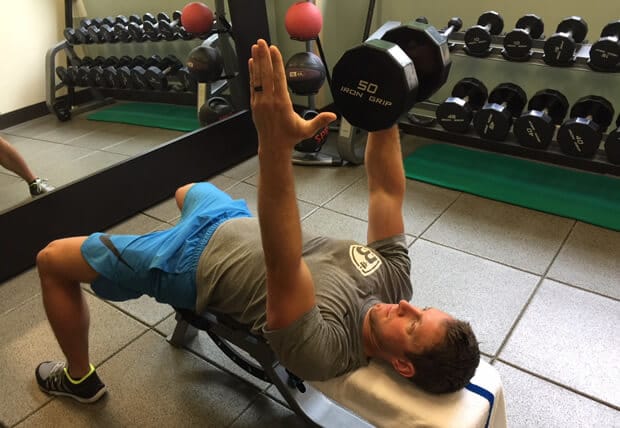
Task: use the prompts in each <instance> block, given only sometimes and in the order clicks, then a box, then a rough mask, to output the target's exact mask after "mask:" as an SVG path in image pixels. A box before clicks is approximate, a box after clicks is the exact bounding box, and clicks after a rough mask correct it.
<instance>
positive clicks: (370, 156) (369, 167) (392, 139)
mask: <svg viewBox="0 0 620 428" xmlns="http://www.w3.org/2000/svg"><path fill="white" fill-rule="evenodd" d="M364 162H365V164H366V173H367V175H368V193H369V196H368V242H369V243H370V242H374V241H378V240H381V239H384V238H388V237H390V236H394V235H397V234H399V233H403V232H404V221H403V200H404V197H405V172H404V169H403V158H402V152H401V148H400V135H399V132H398V126H397V125H394V126H393V127H391V128H389V129H384V130H381V131H376V132H370V133H368V142H367V144H366V153H365V156H364Z"/></svg>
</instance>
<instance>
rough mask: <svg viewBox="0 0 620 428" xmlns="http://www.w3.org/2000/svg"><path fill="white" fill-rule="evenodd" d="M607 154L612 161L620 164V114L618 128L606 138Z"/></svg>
mask: <svg viewBox="0 0 620 428" xmlns="http://www.w3.org/2000/svg"><path fill="white" fill-rule="evenodd" d="M605 154H606V155H607V160H608V161H609V162H610V163H613V164H616V165H620V115H618V119H616V129H614V130H613V131H611V132H610V133H609V135H608V136H607V139H606V140H605Z"/></svg>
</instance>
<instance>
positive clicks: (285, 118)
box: [248, 39, 336, 151]
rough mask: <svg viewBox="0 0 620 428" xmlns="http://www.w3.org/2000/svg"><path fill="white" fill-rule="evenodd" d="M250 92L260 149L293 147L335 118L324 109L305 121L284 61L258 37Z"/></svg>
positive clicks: (278, 53)
mask: <svg viewBox="0 0 620 428" xmlns="http://www.w3.org/2000/svg"><path fill="white" fill-rule="evenodd" d="M248 67H249V70H250V94H251V98H250V101H251V106H252V118H253V119H254V125H255V126H256V130H257V131H258V138H259V144H260V150H261V151H264V150H279V149H288V150H292V149H293V147H294V146H295V144H297V143H298V142H299V141H301V140H304V139H306V138H310V137H312V136H313V135H314V134H315V133H316V132H317V131H318V130H319V129H321V128H323V127H325V126H327V125H328V124H329V123H330V122H332V121H334V120H335V119H336V115H335V114H334V113H328V112H324V113H321V114H319V115H318V116H316V117H314V118H313V119H311V120H304V119H302V118H301V116H299V115H298V114H297V113H296V112H295V111H294V110H293V103H292V102H291V97H290V95H289V93H288V89H287V85H286V74H285V71H284V61H283V60H282V55H281V54H280V51H279V50H278V48H277V47H275V46H273V45H272V46H268V45H267V42H265V40H263V39H259V40H258V41H257V42H256V44H254V45H252V57H251V58H250V59H249V60H248Z"/></svg>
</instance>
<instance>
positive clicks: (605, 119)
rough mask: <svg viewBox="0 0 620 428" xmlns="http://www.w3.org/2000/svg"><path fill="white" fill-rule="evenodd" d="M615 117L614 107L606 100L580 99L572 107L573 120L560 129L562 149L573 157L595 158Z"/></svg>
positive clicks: (595, 97) (591, 97) (594, 97)
mask: <svg viewBox="0 0 620 428" xmlns="http://www.w3.org/2000/svg"><path fill="white" fill-rule="evenodd" d="M613 116H614V108H613V105H612V104H611V103H610V102H609V101H608V100H607V99H606V98H603V97H600V96H597V95H588V96H586V97H582V98H580V99H578V100H577V102H576V103H575V104H574V105H573V106H572V107H571V110H570V117H571V118H570V119H569V120H567V121H566V122H564V123H563V124H562V126H560V129H558V136H557V140H558V143H559V145H560V149H561V150H562V152H564V153H565V154H567V155H571V156H578V157H584V158H589V157H592V156H594V154H595V153H596V151H597V150H598V148H599V146H600V144H601V140H602V139H603V133H604V132H605V130H606V129H607V127H608V126H609V125H610V124H611V121H612V120H613Z"/></svg>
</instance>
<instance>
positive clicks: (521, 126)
mask: <svg viewBox="0 0 620 428" xmlns="http://www.w3.org/2000/svg"><path fill="white" fill-rule="evenodd" d="M568 107H569V104H568V100H567V99H566V97H565V96H564V94H562V93H561V92H559V91H556V90H554V89H543V90H540V91H538V92H536V93H535V94H534V96H533V97H532V98H531V99H530V101H529V102H528V104H527V110H528V111H527V112H525V113H523V114H522V115H521V116H520V117H518V118H517V119H516V120H515V123H514V125H513V127H512V132H513V133H514V134H515V137H516V138H517V141H518V142H519V144H521V145H522V146H525V147H532V148H534V149H542V150H545V149H546V148H547V147H549V144H550V143H551V140H552V139H553V135H554V134H555V128H556V126H557V125H559V124H561V123H562V121H563V120H564V117H565V116H566V113H567V112H568Z"/></svg>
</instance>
